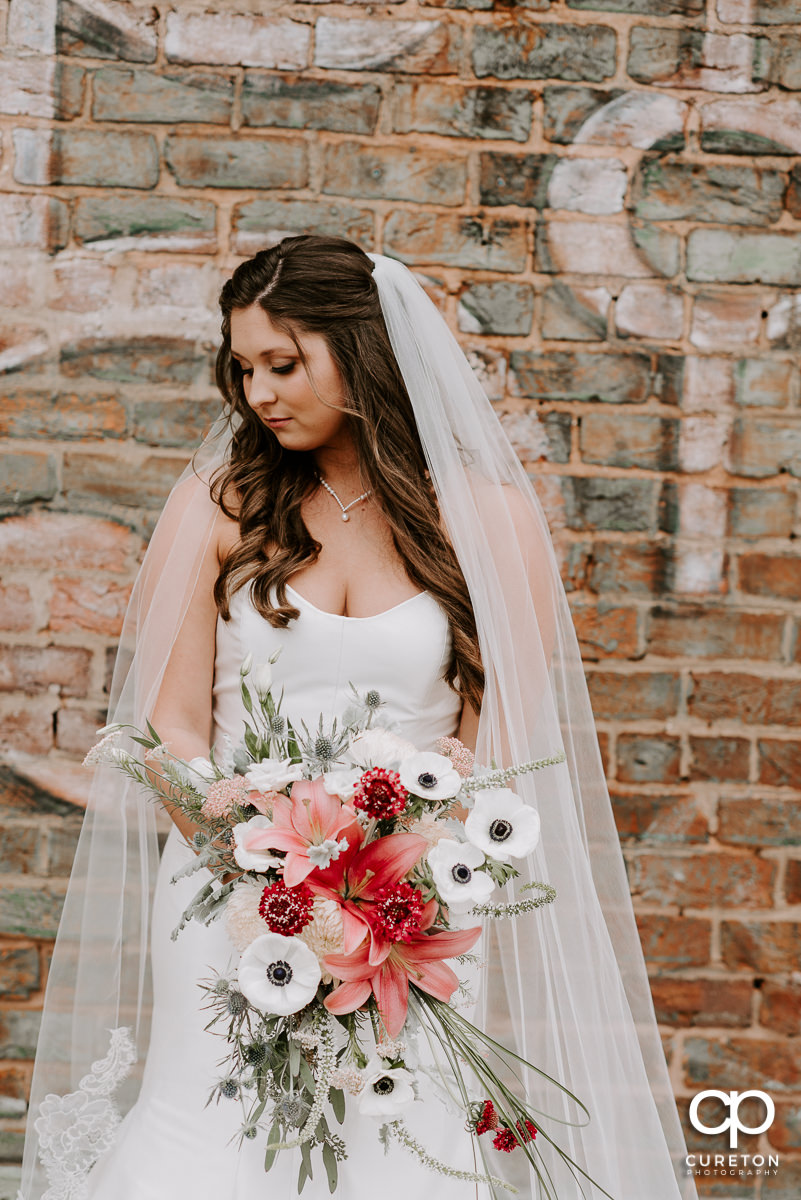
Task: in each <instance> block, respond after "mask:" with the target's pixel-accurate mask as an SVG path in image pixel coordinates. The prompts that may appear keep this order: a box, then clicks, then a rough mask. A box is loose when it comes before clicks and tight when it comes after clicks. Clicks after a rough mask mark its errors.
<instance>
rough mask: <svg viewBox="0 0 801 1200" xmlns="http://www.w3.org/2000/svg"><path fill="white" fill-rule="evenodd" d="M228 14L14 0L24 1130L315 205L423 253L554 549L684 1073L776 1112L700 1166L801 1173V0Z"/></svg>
mask: <svg viewBox="0 0 801 1200" xmlns="http://www.w3.org/2000/svg"><path fill="white" fill-rule="evenodd" d="M268 8H269V11H268V12H266V14H265V10H267V9H268ZM215 10H216V11H208V12H207V11H205V8H204V6H203V5H202V4H200V3H194V2H185V0H182V2H181V3H180V4H178V3H172V4H170V3H164V4H158V5H155V6H153V5H149V4H129V3H125V2H122V0H115V2H113V3H110V2H109V0H70V2H66V0H46V2H45V0H10V4H9V2H8V0H4V2H0V27H2V30H3V32H4V35H5V48H4V53H3V62H2V68H1V72H2V73H0V134H1V135H2V143H1V148H2V157H0V244H2V259H3V288H2V292H0V304H2V307H3V314H2V315H3V317H4V318H5V320H4V322H3V325H4V332H3V335H2V342H1V343H0V371H2V373H3V382H4V385H5V386H4V394H5V398H4V401H3V405H2V411H1V412H0V477H1V478H2V482H1V483H0V504H1V505H2V507H1V508H0V516H1V517H2V520H0V564H1V565H2V573H3V583H2V592H0V611H1V612H2V617H1V618H0V620H1V623H2V632H0V718H2V741H3V745H4V753H5V755H6V757H7V761H9V762H10V764H11V766H12V767H13V771H9V772H8V773H7V774H6V775H5V776H4V777H3V779H2V780H0V782H1V783H2V785H3V804H4V806H5V807H4V813H3V820H4V829H6V830H7V837H6V838H5V839H4V848H3V849H2V851H0V872H2V876H0V928H2V929H3V930H4V931H5V934H4V936H3V938H2V940H1V941H0V982H1V983H2V984H3V985H4V987H5V989H6V992H7V994H6V998H5V999H4V1000H3V1001H2V1008H1V1009H0V1060H2V1061H1V1062H0V1093H2V1096H3V1097H4V1099H2V1098H0V1112H1V1113H2V1114H3V1115H4V1118H5V1120H4V1124H3V1131H2V1132H0V1153H2V1154H3V1155H4V1156H5V1157H6V1158H7V1159H13V1158H14V1157H15V1155H16V1153H17V1151H18V1147H19V1133H18V1131H19V1128H20V1117H21V1114H22V1112H23V1110H24V1096H25V1089H26V1081H27V1077H28V1071H29V1068H30V1058H31V1052H32V1047H33V1044H34V1039H35V1025H36V1012H37V1009H38V1007H39V1004H40V1000H41V985H42V979H43V974H44V970H45V964H46V958H47V950H48V944H49V943H48V938H49V937H50V936H52V932H53V929H54V927H55V925H56V923H57V917H58V897H59V895H60V894H61V892H62V891H63V888H64V886H65V877H66V875H67V873H68V866H69V859H70V848H71V845H72V839H73V838H74V830H75V825H76V816H75V812H76V810H75V808H74V806H73V805H72V804H71V803H70V801H71V800H75V799H76V798H79V797H80V794H81V791H82V788H83V786H84V783H83V777H82V775H81V773H80V769H79V767H78V766H77V763H78V761H79V759H80V757H81V755H82V753H83V752H84V750H85V749H86V747H87V745H88V744H89V743H90V741H91V740H92V736H93V731H94V729H95V728H96V726H97V724H98V723H99V722H100V720H101V714H102V710H103V705H104V694H105V692H104V689H105V684H106V678H107V671H108V663H109V655H110V654H112V653H113V646H114V641H115V636H116V634H117V632H118V629H119V623H120V619H121V614H122V611H123V608H124V604H125V598H126V595H127V589H128V587H129V584H130V580H131V577H132V574H133V571H134V569H135V565H136V562H137V560H138V558H139V556H140V555H141V550H142V547H143V545H144V543H145V540H146V538H147V536H148V533H149V531H150V529H151V528H152V523H153V520H154V518H155V515H156V514H157V512H158V508H159V506H160V504H161V502H162V500H163V498H164V496H165V494H166V492H167V490H168V488H169V485H170V482H171V481H172V479H173V478H174V476H175V475H176V473H177V472H178V470H179V469H180V467H181V466H182V464H183V463H184V462H185V461H186V459H187V457H188V454H189V451H190V447H191V446H192V445H193V443H194V442H195V441H196V439H197V438H198V436H199V435H200V433H201V432H202V429H203V428H204V425H205V423H206V422H207V420H208V419H209V417H210V415H211V414H212V413H213V412H214V411H215V407H216V401H215V395H214V389H213V386H212V381H211V362H212V359H213V353H214V348H215V342H216V336H217V330H218V320H217V316H216V295H217V291H218V289H219V285H220V283H221V281H222V280H223V279H224V278H225V277H226V276H227V274H228V273H229V272H230V271H231V269H232V268H233V266H234V265H235V264H236V263H237V262H238V261H240V259H241V258H242V257H243V256H245V255H247V254H250V253H252V252H253V251H255V250H256V249H257V248H259V247H260V246H262V245H264V244H265V243H267V242H270V241H273V240H275V239H277V238H279V237H280V236H282V235H283V234H285V233H292V232H302V231H305V230H309V229H313V230H318V231H328V232H332V233H344V234H346V235H348V236H351V237H353V238H355V239H357V240H359V241H360V242H361V243H362V244H363V245H365V247H367V248H377V249H380V250H383V251H385V252H387V253H390V254H393V255H395V256H397V257H400V258H402V259H403V260H404V261H406V262H407V263H408V264H409V265H410V266H412V267H413V268H415V269H416V270H418V271H419V272H420V274H421V277H422V278H423V280H424V282H426V284H427V286H428V287H429V290H430V292H431V294H432V296H433V297H434V298H435V299H436V300H437V302H438V303H440V304H441V305H442V307H443V309H444V311H445V312H446V314H447V316H448V318H449V319H450V321H451V322H452V325H453V327H454V329H455V330H456V331H457V332H458V333H459V335H460V337H461V338H462V340H463V343H464V345H465V346H466V348H467V349H468V351H469V352H470V354H471V355H472V358H473V361H474V363H475V364H476V366H477V367H479V368H480V370H481V371H482V374H483V376H484V379H485V382H486V385H487V387H488V390H489V391H490V394H491V396H492V399H493V401H494V403H495V404H496V406H497V410H498V413H499V415H500V417H501V419H502V420H503V422H504V424H505V425H506V427H507V429H508V431H509V434H510V436H511V437H512V439H513V441H514V443H515V445H516V446H517V448H518V450H519V452H520V455H521V457H522V459H523V461H524V462H525V463H526V465H527V466H528V467H529V468H530V471H531V474H532V477H533V478H534V479H535V482H536V485H537V487H538V489H539V491H540V494H541V496H542V498H543V501H544V503H545V505H546V507H547V510H548V513H549V517H550V519H551V522H552V527H553V530H554V534H555V537H556V540H557V543H558V547H559V551H560V554H561V557H562V562H563V565H564V577H565V582H566V585H567V588H568V590H569V593H570V596H571V600H572V602H573V603H574V611H575V617H576V622H577V626H578V630H579V633H580V637H581V640H582V644H583V647H584V652H585V657H586V663H587V673H588V679H589V683H590V688H591V692H592V698H593V703H594V707H595V712H596V716H597V718H598V726H599V730H600V735H601V740H602V746H603V749H604V752H605V756H606V761H607V764H608V774H609V781H610V787H611V790H612V795H613V801H614V805H615V812H616V814H617V818H618V823H619V828H620V833H621V839H622V842H623V846H624V851H625V855H626V859H627V863H628V867H629V871H630V878H631V886H632V892H633V896H634V901H635V905H636V908H637V912H638V914H639V919H640V922H641V927H642V934H643V944H644V948H645V952H646V956H647V959H648V963H649V969H650V970H651V973H652V976H653V992H654V999H655V1002H656V1007H657V1011H658V1014H659V1019H660V1021H661V1023H662V1025H663V1028H664V1032H665V1043H666V1049H667V1052H668V1055H669V1058H670V1063H671V1071H672V1077H673V1081H674V1084H675V1088H676V1092H677V1095H679V1096H680V1097H681V1098H682V1101H683V1105H686V1100H687V1099H688V1098H689V1097H691V1096H692V1095H694V1094H695V1093H696V1092H698V1091H699V1090H702V1089H703V1088H705V1087H710V1086H711V1087H718V1088H722V1089H724V1090H730V1089H739V1090H743V1089H746V1088H751V1087H759V1086H763V1087H765V1088H766V1090H767V1091H769V1092H770V1094H771V1095H772V1096H773V1098H774V1099H775V1101H776V1103H777V1106H778V1113H779V1115H778V1118H777V1120H776V1122H775V1123H774V1125H773V1127H772V1128H771V1130H770V1131H769V1132H768V1133H766V1134H764V1135H762V1137H761V1138H759V1139H751V1141H752V1142H758V1143H759V1145H760V1146H761V1147H762V1148H763V1149H767V1148H771V1147H772V1148H773V1150H774V1151H775V1150H776V1149H778V1150H779V1151H780V1152H781V1154H782V1168H781V1171H780V1173H779V1175H778V1176H777V1177H776V1178H775V1179H766V1180H765V1181H764V1182H761V1181H760V1180H759V1179H756V1180H754V1179H744V1180H741V1181H739V1182H738V1183H737V1184H736V1186H735V1185H732V1184H728V1183H727V1184H723V1183H720V1182H718V1183H717V1184H714V1185H712V1184H710V1185H709V1186H706V1189H705V1190H706V1192H707V1194H709V1195H713V1196H717V1197H723V1198H726V1197H729V1196H735V1195H736V1196H738V1197H739V1196H748V1197H750V1196H760V1195H762V1196H765V1197H770V1198H771V1200H785V1198H786V1200H789V1198H790V1196H793V1197H796V1196H797V1195H798V1194H799V1192H801V1038H799V995H800V994H801V982H800V981H801V974H799V970H800V969H801V964H799V945H800V944H801V938H800V937H799V923H800V922H801V851H800V850H799V843H800V841H801V833H800V832H799V831H800V829H801V823H799V818H798V798H799V780H800V778H801V739H799V735H798V712H799V697H801V642H799V639H798V612H799V609H798V604H797V596H798V591H799V584H801V559H800V558H799V556H798V553H797V549H796V542H795V541H794V534H795V531H796V529H797V492H798V480H799V477H801V417H800V416H799V400H800V399H801V386H800V381H799V370H798V363H797V353H796V352H797V349H798V346H799V344H801V99H800V98H799V89H801V5H799V0H568V2H567V3H564V2H562V0H553V2H549V0H521V2H520V3H513V2H512V3H510V2H509V0H504V2H502V3H501V2H498V3H494V2H493V0H446V2H444V3H438V2H436V0H432V2H430V3H417V2H416V0H399V2H398V3H394V4H389V5H386V6H372V5H364V4H362V3H359V2H358V0H357V2H356V3H352V4H333V3H326V2H325V0H322V2H319V3H307V4H304V3H297V4H292V3H286V4H283V5H281V4H280V3H277V4H274V5H270V6H266V5H264V4H263V3H262V2H261V0H252V2H251V0H224V2H220V0H218V3H217V4H216V6H215ZM31 756H33V757H31ZM690 1136H691V1141H692V1144H693V1145H694V1146H696V1147H698V1148H702V1149H709V1148H715V1149H722V1148H724V1147H723V1144H722V1143H723V1139H710V1138H701V1137H700V1135H698V1134H696V1133H695V1132H694V1131H692V1130H690ZM717 1142H721V1145H716V1143H717ZM741 1148H742V1147H741ZM751 1148H753V1147H751ZM702 1183H703V1181H702ZM716 1189H717V1190H716ZM721 1189H724V1190H721ZM626 1200H647V1198H644V1197H637V1198H626Z"/></svg>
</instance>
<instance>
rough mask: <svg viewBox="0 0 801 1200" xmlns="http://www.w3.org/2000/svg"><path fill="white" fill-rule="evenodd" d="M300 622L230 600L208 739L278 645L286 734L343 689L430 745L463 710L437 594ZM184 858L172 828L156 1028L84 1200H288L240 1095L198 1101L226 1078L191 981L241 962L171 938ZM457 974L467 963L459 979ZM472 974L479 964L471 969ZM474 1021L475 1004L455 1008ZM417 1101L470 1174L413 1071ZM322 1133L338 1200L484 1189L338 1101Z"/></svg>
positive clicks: (189, 891) (424, 1122)
mask: <svg viewBox="0 0 801 1200" xmlns="http://www.w3.org/2000/svg"><path fill="white" fill-rule="evenodd" d="M288 590H289V591H291V592H292V598H293V603H296V604H297V607H298V608H299V609H300V613H301V615H300V617H299V619H298V620H296V621H293V622H291V624H290V626H289V628H287V629H273V628H272V626H270V625H269V624H268V623H267V622H266V621H265V620H264V619H263V618H262V617H261V616H260V615H259V613H258V612H257V611H256V609H255V608H254V606H253V604H252V602H251V600H250V595H249V589H248V588H243V589H241V590H240V591H239V592H238V593H237V594H236V595H235V596H234V598H233V600H232V604H231V620H230V621H229V622H223V621H221V620H220V621H218V625H217V650H216V659H215V681H214V724H215V742H216V744H218V745H219V743H220V742H221V740H222V737H223V735H225V734H227V735H229V736H230V737H231V738H232V739H233V741H234V743H238V742H239V741H240V739H241V737H242V733H243V728H244V726H243V722H244V720H245V717H246V713H245V711H244V708H243V706H242V701H241V698H240V693H239V679H240V676H239V668H240V664H241V663H242V661H243V659H244V658H245V657H246V655H247V654H249V653H250V654H252V655H253V657H254V660H255V661H256V662H259V661H264V660H266V659H267V658H268V657H269V656H270V655H271V654H272V653H273V652H274V651H275V650H276V649H278V647H280V648H281V653H280V656H279V658H278V660H277V662H276V664H275V666H274V668H273V677H274V694H275V695H276V696H277V695H280V693H281V689H283V692H284V699H283V704H282V710H281V711H282V713H283V714H284V715H285V716H287V717H288V718H289V719H290V720H291V721H292V722H293V724H295V725H297V724H298V723H299V722H300V721H305V722H306V724H307V725H308V726H309V728H310V729H311V728H316V726H317V721H318V718H319V715H320V713H321V712H322V713H323V715H324V717H325V718H326V720H328V721H330V720H331V718H333V717H334V716H338V715H340V714H341V713H342V712H343V710H344V709H345V708H346V707H347V705H348V703H349V692H350V687H349V685H350V684H351V683H352V684H354V685H355V686H356V688H357V689H358V690H359V691H360V692H362V693H363V692H364V691H366V690H367V689H368V688H377V689H378V691H379V692H380V694H381V696H382V698H383V699H384V700H385V701H386V707H385V708H383V709H382V710H381V714H380V717H381V723H384V724H388V723H390V722H391V723H392V725H393V727H394V729H395V731H396V732H397V733H399V734H401V735H402V736H403V737H405V738H408V739H409V740H410V741H412V742H414V743H415V745H416V746H417V747H418V749H433V748H434V743H435V742H436V739H437V738H439V737H442V736H446V735H451V734H453V733H454V732H455V729H456V726H457V724H458V718H459V710H460V704H459V700H458V697H457V695H456V694H455V693H454V691H453V690H452V689H451V688H450V687H449V686H448V685H447V684H446V683H445V681H444V679H443V677H442V676H443V670H444V668H445V665H446V663H447V661H448V657H449V654H450V630H449V627H448V622H447V619H446V617H445V614H444V612H443V611H442V609H441V608H440V607H439V605H438V604H437V602H436V601H435V600H434V599H433V597H432V596H431V595H430V594H429V593H427V592H421V593H418V594H417V595H415V596H413V597H411V598H410V599H409V600H406V601H404V602H402V603H401V604H398V605H396V606H395V607H394V608H391V609H389V610H388V611H386V612H383V613H379V614H378V615H376V616H373V617H343V616H338V615H336V614H333V613H328V612H323V611H322V610H321V609H318V608H316V607H315V606H314V605H313V604H311V603H310V602H309V601H308V600H306V599H304V598H303V597H302V596H301V595H300V594H298V593H297V592H295V591H294V590H293V589H288ZM191 854H192V851H191V850H189V848H188V847H187V846H186V845H185V844H184V843H183V840H182V838H181V837H180V835H179V834H178V832H177V830H176V829H173V830H172V832H171V833H170V835H169V837H168V839H167V844H166V847H165V850H164V854H163V858H162V863H161V867H160V870H159V878H158V882H157V885H156V893H155V898H154V908H153V925H152V955H153V988H154V1011H153V1028H152V1037H151V1043H150V1049H149V1052H148V1057H147V1062H146V1064H145V1068H144V1074H143V1082H142V1088H141V1093H140V1096H139V1099H138V1101H137V1102H136V1104H135V1105H134V1107H133V1108H132V1110H131V1111H130V1112H129V1113H128V1114H127V1116H126V1117H125V1119H124V1120H123V1122H122V1124H121V1126H120V1128H119V1131H118V1135H117V1138H116V1141H115V1144H114V1146H113V1147H112V1149H111V1150H110V1152H109V1153H108V1154H107V1155H106V1156H105V1158H103V1159H101V1161H100V1162H98V1164H97V1165H96V1166H95V1168H94V1169H93V1171H92V1172H91V1174H90V1178H89V1188H88V1200H177V1198H181V1200H183V1198H186V1200H257V1198H259V1197H263V1198H264V1200H291V1198H292V1197H295V1196H297V1194H298V1193H297V1179H298V1168H299V1165H300V1152H299V1151H298V1150H286V1151H282V1152H280V1153H279V1155H278V1156H277V1158H276V1161H275V1163H274V1165H273V1167H272V1169H271V1170H270V1172H269V1173H268V1174H265V1172H264V1169H263V1158H264V1145H265V1144H266V1134H264V1133H262V1134H260V1136H259V1137H258V1138H257V1139H256V1140H254V1141H244V1142H243V1143H242V1145H241V1146H239V1145H238V1138H237V1133H238V1130H239V1128H240V1127H241V1124H242V1116H243V1111H242V1107H241V1105H240V1102H239V1101H237V1100H220V1101H219V1102H214V1101H212V1103H211V1104H209V1105H208V1106H206V1101H207V1098H208V1096H209V1092H210V1091H211V1089H212V1087H213V1086H214V1084H215V1083H216V1082H217V1081H218V1080H219V1079H220V1078H221V1077H222V1074H223V1072H222V1071H221V1069H220V1066H219V1064H220V1062H221V1060H222V1059H223V1058H224V1057H225V1050H226V1042H225V1038H224V1036H222V1037H221V1036H219V1035H216V1034H215V1033H214V1032H209V1031H206V1030H205V1029H204V1026H205V1025H206V1024H207V1022H208V1020H209V1018H210V1015H211V1014H210V1013H209V1012H208V1011H207V1010H204V1009H202V1008H201V1001H202V993H201V991H200V989H199V988H198V986H197V984H198V981H199V980H201V979H208V978H209V977H210V976H211V974H212V971H213V970H218V971H225V970H226V968H228V967H229V965H233V964H235V963H236V961H237V957H238V956H237V954H236V951H235V950H234V948H233V946H232V945H231V943H230V941H229V939H228V937H227V935H226V932H225V929H224V926H223V924H222V922H218V923H216V924H215V925H213V926H211V927H208V928H207V927H205V926H202V925H199V924H196V923H192V924H191V925H189V926H188V927H187V928H186V929H184V931H183V932H182V933H181V934H180V935H179V936H178V938H177V940H176V941H174V942H173V941H171V939H170V933H171V931H172V930H173V928H174V927H175V925H176V923H177V920H178V917H179V915H180V913H181V911H182V910H183V908H184V907H185V905H186V904H187V903H188V902H189V900H190V899H191V897H192V896H193V895H194V893H195V891H196V890H197V889H198V887H199V886H200V884H201V882H202V881H203V879H204V878H207V877H208V876H207V873H206V872H201V873H195V874H193V875H191V876H190V877H188V878H184V879H181V880H180V881H179V882H178V883H177V884H172V885H171V884H170V882H169V881H170V877H171V875H173V874H174V873H175V871H176V870H178V869H179V868H180V867H181V866H183V865H184V864H185V863H186V862H187V861H188V859H189V856H190V855H191ZM460 973H461V974H462V975H464V968H462V970H461V972H460ZM473 974H474V975H475V969H473ZM463 1012H464V1015H465V1016H467V1017H468V1018H470V1016H471V1010H470V1009H469V1008H465V1009H463ZM421 1080H422V1083H421V1088H420V1093H421V1099H420V1100H419V1101H415V1103H414V1104H412V1105H411V1106H410V1107H409V1108H407V1109H406V1110H405V1113H404V1120H405V1122H406V1124H407V1126H408V1128H409V1129H410V1131H411V1132H412V1134H413V1135H414V1136H415V1137H416V1138H417V1139H418V1140H419V1141H420V1142H421V1143H422V1144H423V1145H424V1146H425V1148H426V1149H427V1150H428V1151H429V1152H430V1153H432V1154H433V1155H435V1156H436V1157H437V1158H439V1159H441V1160H443V1161H444V1162H446V1163H448V1164H449V1165H451V1166H453V1167H456V1168H458V1169H460V1170H468V1171H473V1170H476V1169H478V1170H481V1162H480V1158H479V1160H478V1162H477V1161H476V1158H475V1157H474V1148H473V1143H472V1139H471V1137H470V1135H469V1134H468V1133H467V1132H466V1131H465V1130H464V1118H463V1116H462V1117H460V1115H459V1114H458V1113H457V1112H455V1111H448V1110H447V1109H446V1108H445V1106H444V1105H443V1104H442V1103H441V1101H440V1100H439V1098H438V1097H437V1096H436V1095H434V1094H433V1093H432V1090H431V1084H430V1082H429V1080H428V1079H427V1077H426V1076H425V1075H422V1076H421ZM328 1117H329V1125H330V1127H331V1128H332V1130H333V1131H334V1132H336V1133H338V1134H340V1135H341V1136H342V1137H343V1138H344V1140H345V1142H346V1145H347V1147H348V1158H347V1159H346V1160H345V1161H344V1162H342V1163H340V1169H339V1184H338V1187H337V1191H336V1195H337V1196H340V1197H342V1198H343V1200H368V1197H369V1200H374V1197H375V1196H376V1194H378V1195H380V1197H381V1200H410V1198H413V1200H434V1198H436V1200H467V1198H468V1197H481V1200H484V1198H485V1197H486V1196H487V1195H488V1192H487V1190H486V1188H485V1187H484V1186H483V1185H476V1184H475V1183H467V1182H464V1181H458V1180H454V1179H449V1178H447V1177H444V1176H443V1175H441V1174H434V1173H433V1172H431V1171H429V1170H427V1169H426V1168H424V1167H422V1166H421V1165H420V1164H419V1162H418V1161H417V1159H416V1158H415V1157H414V1156H412V1155H411V1154H410V1153H409V1152H408V1151H407V1150H404V1149H402V1148H400V1147H399V1146H397V1144H393V1145H392V1146H391V1148H390V1150H389V1153H388V1154H387V1155H385V1153H384V1149H383V1147H382V1146H381V1144H380V1143H379V1140H378V1136H377V1134H378V1129H379V1125H380V1122H378V1121H377V1120H375V1119H373V1118H369V1117H360V1116H359V1114H358V1112H357V1111H356V1101H354V1100H353V1099H351V1098H350V1097H349V1098H348V1111H347V1115H346V1118H345V1122H344V1125H343V1126H341V1127H340V1126H338V1125H337V1123H336V1121H335V1119H334V1118H333V1116H332V1115H331V1114H330V1111H329V1113H328ZM312 1162H313V1169H314V1175H313V1178H312V1180H310V1181H307V1183H306V1185H305V1187H304V1189H303V1197H304V1200H324V1198H325V1197H328V1196H329V1189H328V1184H327V1179H326V1175H325V1172H324V1170H323V1167H322V1160H321V1157H320V1152H319V1150H315V1151H314V1152H313V1156H312Z"/></svg>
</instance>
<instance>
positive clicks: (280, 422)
mask: <svg viewBox="0 0 801 1200" xmlns="http://www.w3.org/2000/svg"><path fill="white" fill-rule="evenodd" d="M291 420H292V418H291V417H265V419H264V423H265V425H269V426H270V429H280V428H281V427H282V426H284V425H287V424H288V423H289V422H290V421H291Z"/></svg>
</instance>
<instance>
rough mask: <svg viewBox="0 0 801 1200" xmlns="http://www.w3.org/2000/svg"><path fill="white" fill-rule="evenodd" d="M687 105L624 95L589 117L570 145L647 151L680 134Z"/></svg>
mask: <svg viewBox="0 0 801 1200" xmlns="http://www.w3.org/2000/svg"><path fill="white" fill-rule="evenodd" d="M688 112H689V105H688V104H685V102H684V101H683V100H677V99H676V97H675V96H663V95H654V94H652V93H650V92H626V93H625V95H623V96H618V97H617V99H615V100H610V101H609V103H608V104H605V105H604V106H603V108H599V109H598V111H597V112H595V113H593V114H592V116H591V117H589V118H588V119H587V120H586V121H585V122H584V124H583V125H582V127H581V129H580V130H579V131H578V133H577V134H576V136H575V138H574V139H573V143H574V145H581V144H582V143H584V144H586V143H589V142H595V143H598V144H599V145H603V146H609V145H613V146H636V147H638V148H639V149H642V150H647V149H648V148H649V147H650V146H653V144H654V142H658V141H661V140H662V139H663V138H666V137H669V136H670V135H671V134H675V133H680V132H681V131H682V130H683V129H684V122H685V119H686V117H687V113H688Z"/></svg>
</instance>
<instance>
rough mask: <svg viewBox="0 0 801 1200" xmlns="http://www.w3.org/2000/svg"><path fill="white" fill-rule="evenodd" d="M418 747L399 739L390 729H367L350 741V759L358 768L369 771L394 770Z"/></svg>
mask: <svg viewBox="0 0 801 1200" xmlns="http://www.w3.org/2000/svg"><path fill="white" fill-rule="evenodd" d="M416 751H417V747H416V746H414V745H412V743H411V742H407V741H406V739H405V738H402V737H398V735H397V734H396V733H392V732H390V730H389V729H365V730H364V732H363V733H359V734H357V735H356V736H355V737H352V738H351V739H350V747H349V750H348V757H349V758H350V760H351V762H353V763H355V764H356V766H357V767H362V768H363V769H364V770H369V768H370V767H384V769H385V770H386V769H388V768H391V769H394V768H395V767H397V765H398V763H399V762H401V761H402V760H403V759H404V758H407V757H408V755H410V754H414V753H416Z"/></svg>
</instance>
